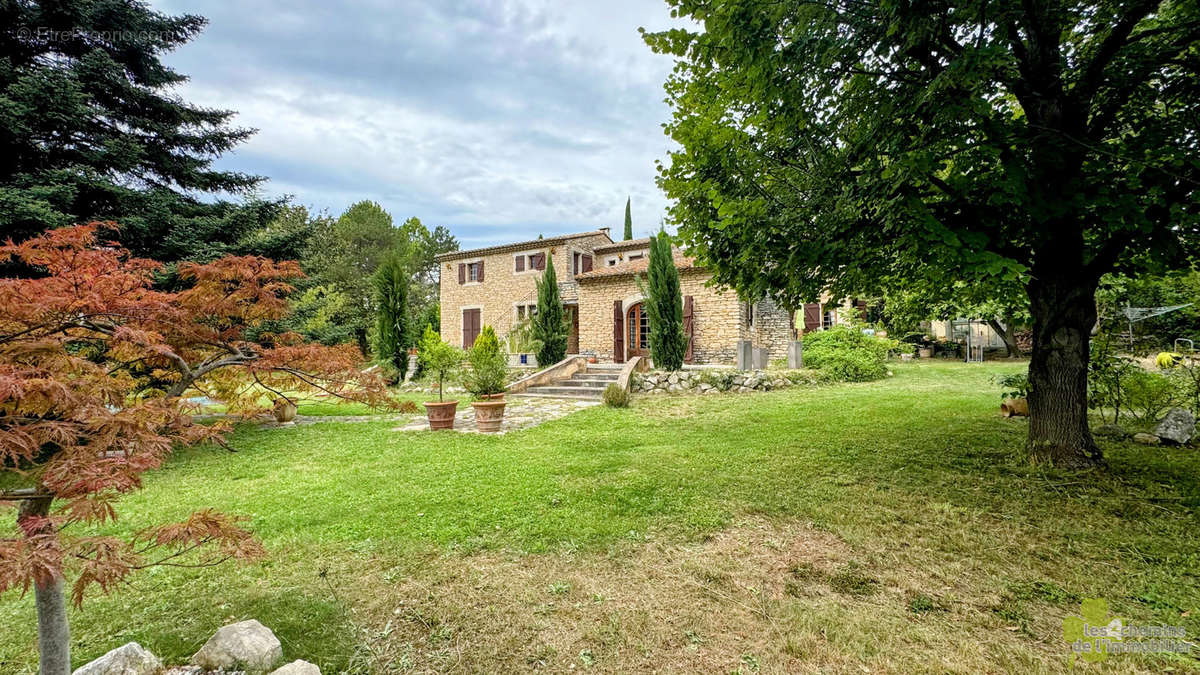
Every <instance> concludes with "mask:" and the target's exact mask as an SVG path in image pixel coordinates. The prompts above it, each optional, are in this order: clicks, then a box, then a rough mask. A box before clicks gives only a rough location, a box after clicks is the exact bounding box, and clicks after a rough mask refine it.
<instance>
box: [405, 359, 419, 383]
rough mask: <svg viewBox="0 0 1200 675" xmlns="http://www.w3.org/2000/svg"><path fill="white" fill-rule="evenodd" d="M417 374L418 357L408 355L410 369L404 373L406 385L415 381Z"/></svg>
mask: <svg viewBox="0 0 1200 675" xmlns="http://www.w3.org/2000/svg"><path fill="white" fill-rule="evenodd" d="M416 373H417V355H416V354H409V355H408V369H407V370H405V371H404V382H405V383H408V382H411V381H412V379H413V375H416Z"/></svg>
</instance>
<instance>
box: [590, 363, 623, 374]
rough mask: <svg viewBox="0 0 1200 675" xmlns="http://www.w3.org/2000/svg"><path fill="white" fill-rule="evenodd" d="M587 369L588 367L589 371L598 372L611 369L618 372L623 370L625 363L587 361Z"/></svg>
mask: <svg viewBox="0 0 1200 675" xmlns="http://www.w3.org/2000/svg"><path fill="white" fill-rule="evenodd" d="M587 369H588V372H589V373H590V372H593V371H599V372H607V371H613V372H617V373H619V372H621V371H622V370H625V364H624V363H589V364H588V365H587Z"/></svg>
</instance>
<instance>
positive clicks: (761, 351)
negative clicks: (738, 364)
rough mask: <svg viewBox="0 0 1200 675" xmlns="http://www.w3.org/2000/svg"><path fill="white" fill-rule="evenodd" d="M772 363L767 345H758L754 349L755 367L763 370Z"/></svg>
mask: <svg viewBox="0 0 1200 675" xmlns="http://www.w3.org/2000/svg"><path fill="white" fill-rule="evenodd" d="M769 365H771V352H770V351H769V350H768V349H767V348H766V347H757V348H755V350H754V369H755V370H763V369H765V368H766V367H767V366H769Z"/></svg>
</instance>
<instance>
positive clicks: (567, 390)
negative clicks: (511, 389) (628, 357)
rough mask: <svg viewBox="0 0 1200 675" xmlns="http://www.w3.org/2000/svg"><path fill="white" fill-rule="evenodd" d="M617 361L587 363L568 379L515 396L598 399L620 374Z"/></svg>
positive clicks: (619, 366) (531, 388)
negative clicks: (584, 368)
mask: <svg viewBox="0 0 1200 675" xmlns="http://www.w3.org/2000/svg"><path fill="white" fill-rule="evenodd" d="M623 367H624V366H622V365H621V364H619V363H589V364H588V365H587V369H586V370H584V371H583V372H579V373H575V374H574V375H572V376H571V377H570V378H568V379H564V380H556V381H554V382H553V383H551V384H548V385H541V386H537V387H530V388H529V389H527V390H525V391H524V392H522V393H520V394H515V395H516V396H530V397H533V398H569V399H580V400H586V401H599V400H601V399H602V398H603V397H604V388H605V387H607V386H608V385H610V384H612V383H614V382H616V381H617V378H619V377H620V376H621V369H622V368H623Z"/></svg>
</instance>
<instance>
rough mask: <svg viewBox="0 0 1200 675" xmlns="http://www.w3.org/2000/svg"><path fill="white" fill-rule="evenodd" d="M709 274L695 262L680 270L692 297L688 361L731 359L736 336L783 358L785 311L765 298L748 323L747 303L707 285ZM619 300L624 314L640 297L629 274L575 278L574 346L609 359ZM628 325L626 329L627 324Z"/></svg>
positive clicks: (684, 290) (787, 321)
mask: <svg viewBox="0 0 1200 675" xmlns="http://www.w3.org/2000/svg"><path fill="white" fill-rule="evenodd" d="M711 278H712V275H711V274H709V272H708V271H706V270H704V269H703V268H699V267H684V268H683V269H680V270H679V287H680V291H681V292H682V294H683V296H684V297H687V296H689V295H690V296H692V311H693V326H694V329H693V330H694V332H693V340H694V348H693V351H694V354H693V356H694V358H693V360H692V362H693V363H698V364H705V363H734V362H735V361H736V360H737V342H738V340H751V341H752V342H753V343H754V346H756V347H766V348H767V349H768V350H769V351H770V353H771V358H785V357H786V356H787V344H788V343H789V342H790V341H791V340H792V331H791V327H790V319H789V317H788V313H787V312H786V311H783V310H781V309H779V308H778V307H776V306H775V304H774V303H770V302H769V301H764V302H760V303H758V305H757V306H756V307H755V320H754V322H753V324H751V322H749V321H748V316H747V311H746V305H745V303H742V302H741V301H739V300H738V297H737V294H736V293H734V292H733V291H731V290H728V289H719V288H715V287H713V286H710V285H708V282H709V280H710V279H711ZM618 300H619V301H621V309H622V312H623V313H627V312H628V311H629V308H630V307H632V306H633V305H635V304H637V303H639V302H642V301H643V300H644V298H643V296H642V292H641V290H640V289H639V288H638V284H637V281H636V280H635V277H634V275H633V274H623V275H608V276H598V277H594V278H589V277H584V278H582V279H580V283H579V351H580V353H581V354H583V355H585V356H595V357H597V358H598V359H600V360H601V361H612V360H614V354H613V349H614V347H615V344H614V340H613V310H614V303H615V302H616V301H618ZM626 330H628V329H626Z"/></svg>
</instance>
